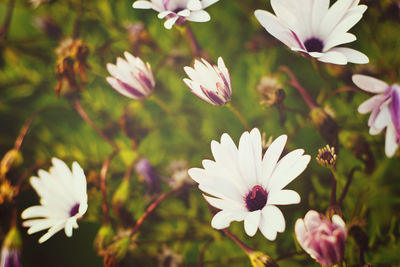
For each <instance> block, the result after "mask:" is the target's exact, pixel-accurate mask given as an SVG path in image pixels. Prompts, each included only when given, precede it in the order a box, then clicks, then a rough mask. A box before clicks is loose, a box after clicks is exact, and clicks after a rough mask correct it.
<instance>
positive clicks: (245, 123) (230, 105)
mask: <svg viewBox="0 0 400 267" xmlns="http://www.w3.org/2000/svg"><path fill="white" fill-rule="evenodd" d="M226 106H227V108H228V109H229V110H230V111H232V112H233V114H235V116H236V117H237V118H238V119H239V121H240V122H241V123H242V125H243V126H244V128H245V129H246V130H250V126H249V124H248V123H247V121H246V119H245V118H244V117H243V115H242V114H241V113H240V111H239V110H238V109H237V108H236V107H235V106H234V105H232V104H231V103H227V104H226Z"/></svg>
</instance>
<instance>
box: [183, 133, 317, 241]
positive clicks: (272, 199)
mask: <svg viewBox="0 0 400 267" xmlns="http://www.w3.org/2000/svg"><path fill="white" fill-rule="evenodd" d="M286 139H287V136H286V135H281V136H280V137H278V138H277V139H275V140H274V142H273V143H272V144H271V145H270V146H269V148H268V150H267V151H266V152H265V154H264V156H263V155H262V144H261V134H260V131H259V130H258V129H253V130H252V131H251V132H250V133H249V132H244V133H243V134H242V136H241V137H240V141H239V147H238V148H237V147H236V145H235V143H234V142H233V141H232V139H231V138H230V136H229V135H228V134H226V133H225V134H223V135H222V137H221V143H218V142H216V141H212V142H211V151H212V154H213V156H214V158H215V161H211V160H203V166H204V169H200V168H192V169H190V170H189V175H190V176H191V177H192V179H193V180H195V181H196V182H197V183H198V184H199V188H200V189H201V190H202V191H203V192H204V193H206V194H209V195H212V196H213V197H211V196H208V195H203V196H204V198H205V199H206V200H207V201H208V203H209V204H210V205H212V206H214V207H216V208H218V209H220V210H221V211H219V212H218V213H217V214H216V215H215V216H214V218H213V219H212V222H211V225H212V227H213V228H215V229H223V228H226V227H228V226H229V225H230V223H231V222H232V221H243V220H244V229H245V231H246V233H247V235H249V236H254V235H255V233H256V232H257V229H258V228H259V229H260V231H261V233H262V234H263V235H264V236H265V237H266V238H267V239H269V240H275V238H276V235H277V232H283V231H284V230H285V218H284V217H283V214H282V212H281V210H280V209H279V208H277V207H276V205H290V204H296V203H299V202H300V195H299V194H298V193H297V192H295V191H293V190H288V189H284V188H285V187H286V186H287V185H288V184H289V183H290V182H291V181H293V180H294V179H295V178H296V177H297V176H298V175H300V174H301V173H302V172H303V171H304V169H305V168H306V167H307V165H308V163H309V162H310V156H309V155H303V153H304V150H303V149H296V150H294V151H292V152H290V153H288V154H286V155H285V156H284V157H283V158H282V159H280V160H279V158H280V156H281V154H282V151H283V148H284V146H285V144H286Z"/></svg>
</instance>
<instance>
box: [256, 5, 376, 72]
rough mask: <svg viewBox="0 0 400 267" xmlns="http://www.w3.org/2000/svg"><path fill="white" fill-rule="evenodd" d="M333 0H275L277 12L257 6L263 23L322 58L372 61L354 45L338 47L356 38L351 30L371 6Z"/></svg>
mask: <svg viewBox="0 0 400 267" xmlns="http://www.w3.org/2000/svg"><path fill="white" fill-rule="evenodd" d="M329 2H330V1H329V0H318V1H308V0H271V5H272V8H273V10H274V12H275V14H276V16H274V15H273V14H271V13H269V12H268V11H264V10H256V11H255V13H254V14H255V16H256V17H257V19H258V21H259V22H260V23H261V25H262V26H263V27H264V28H265V29H266V30H267V31H268V32H269V33H270V34H271V35H272V36H274V37H275V38H277V39H279V40H280V41H281V42H282V43H284V44H285V45H287V46H289V47H290V48H291V49H292V50H293V51H297V52H301V53H303V54H305V55H308V56H310V57H313V58H316V59H317V60H319V61H322V62H326V63H333V64H339V65H345V64H347V63H348V62H351V63H357V64H366V63H368V61H369V60H368V57H367V56H366V55H364V54H363V53H361V52H358V51H356V50H354V49H351V48H345V47H336V46H338V45H342V44H346V43H350V42H353V41H355V40H356V39H357V38H356V36H355V35H353V34H351V33H348V32H347V31H348V30H350V29H351V28H352V27H353V26H354V25H355V24H356V23H357V22H358V21H359V20H360V19H361V18H362V15H363V13H364V12H365V10H367V6H365V5H358V3H359V2H360V1H359V0H357V1H354V0H338V1H336V2H335V3H334V4H333V5H332V6H331V7H330V8H329Z"/></svg>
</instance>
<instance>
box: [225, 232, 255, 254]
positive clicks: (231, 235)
mask: <svg viewBox="0 0 400 267" xmlns="http://www.w3.org/2000/svg"><path fill="white" fill-rule="evenodd" d="M221 231H222V232H224V233H225V234H226V235H227V236H228V237H229V238H230V239H232V240H233V242H235V243H236V244H237V245H238V246H239V247H240V248H241V249H243V251H244V252H245V253H246V254H247V255H249V254H250V253H252V252H254V250H252V249H251V248H249V247H247V246H246V245H245V244H244V243H243V242H242V241H240V240H239V239H238V238H237V237H236V236H235V235H234V234H232V233H231V232H229V230H228V229H226V228H225V229H222V230H221Z"/></svg>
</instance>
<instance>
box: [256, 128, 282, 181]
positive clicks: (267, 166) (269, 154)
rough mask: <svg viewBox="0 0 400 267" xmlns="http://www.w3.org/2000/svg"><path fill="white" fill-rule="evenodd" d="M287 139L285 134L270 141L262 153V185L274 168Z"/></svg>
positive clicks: (268, 179)
mask: <svg viewBox="0 0 400 267" xmlns="http://www.w3.org/2000/svg"><path fill="white" fill-rule="evenodd" d="M286 141H287V136H286V135H281V136H279V137H278V138H276V139H275V140H274V142H272V144H271V145H270V146H269V147H268V149H267V151H266V152H265V154H264V158H263V161H262V164H263V166H262V187H264V188H266V187H267V185H268V183H269V181H270V178H271V174H272V171H273V170H274V169H275V166H276V163H277V162H278V159H279V157H280V156H281V154H282V151H283V148H284V147H285V144H286Z"/></svg>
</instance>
